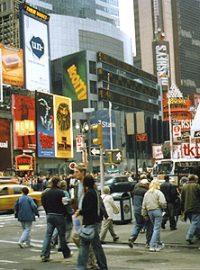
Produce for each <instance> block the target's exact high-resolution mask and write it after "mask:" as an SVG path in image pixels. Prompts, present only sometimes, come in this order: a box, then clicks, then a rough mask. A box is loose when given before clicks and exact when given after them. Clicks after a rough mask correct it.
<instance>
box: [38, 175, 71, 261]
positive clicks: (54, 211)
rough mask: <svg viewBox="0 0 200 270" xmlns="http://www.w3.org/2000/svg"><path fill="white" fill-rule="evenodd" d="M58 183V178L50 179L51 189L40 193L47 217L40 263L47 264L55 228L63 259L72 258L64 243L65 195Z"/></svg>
mask: <svg viewBox="0 0 200 270" xmlns="http://www.w3.org/2000/svg"><path fill="white" fill-rule="evenodd" d="M60 181H61V180H60V178H59V177H56V176H54V177H52V179H51V184H52V186H51V188H48V189H46V190H45V191H44V192H43V193H42V205H43V207H44V210H45V212H46V215H47V229H46V234H45V238H44V241H43V247H42V252H41V260H42V262H47V261H49V259H50V250H51V237H52V234H53V231H54V229H55V228H56V229H57V230H58V236H59V239H60V245H61V249H62V253H63V257H64V258H69V257H71V256H72V252H71V251H70V249H69V247H68V245H67V244H66V241H65V231H66V229H65V228H66V227H65V225H66V224H65V215H66V208H65V206H64V204H63V198H64V197H65V193H64V191H63V190H61V189H60V186H59V185H60Z"/></svg>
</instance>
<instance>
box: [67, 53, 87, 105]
mask: <svg viewBox="0 0 200 270" xmlns="http://www.w3.org/2000/svg"><path fill="white" fill-rule="evenodd" d="M62 65H63V96H66V97H70V98H71V99H72V101H74V100H85V99H87V75H86V74H87V67H86V53H85V52H79V53H75V54H71V55H68V56H65V57H63V58H62Z"/></svg>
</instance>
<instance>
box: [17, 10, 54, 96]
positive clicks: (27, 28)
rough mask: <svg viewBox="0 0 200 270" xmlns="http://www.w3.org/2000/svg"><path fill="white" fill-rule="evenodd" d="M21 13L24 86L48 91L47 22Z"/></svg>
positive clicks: (33, 89) (29, 88)
mask: <svg viewBox="0 0 200 270" xmlns="http://www.w3.org/2000/svg"><path fill="white" fill-rule="evenodd" d="M22 15H23V17H22V18H23V20H22V22H23V28H22V29H23V31H22V34H21V35H22V37H23V48H24V59H25V84H26V85H25V87H26V88H27V89H28V90H32V91H35V90H38V91H43V92H50V62H49V37H48V24H47V23H46V22H45V21H40V20H38V19H37V18H33V17H31V16H29V14H27V13H25V12H24V13H22Z"/></svg>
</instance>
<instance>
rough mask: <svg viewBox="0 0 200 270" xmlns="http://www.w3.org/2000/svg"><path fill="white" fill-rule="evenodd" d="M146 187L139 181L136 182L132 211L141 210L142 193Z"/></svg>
mask: <svg viewBox="0 0 200 270" xmlns="http://www.w3.org/2000/svg"><path fill="white" fill-rule="evenodd" d="M147 190H148V187H145V186H144V185H142V184H141V183H137V184H136V185H135V187H134V190H133V206H134V213H138V214H141V210H142V202H143V198H144V194H145V193H146V192H147Z"/></svg>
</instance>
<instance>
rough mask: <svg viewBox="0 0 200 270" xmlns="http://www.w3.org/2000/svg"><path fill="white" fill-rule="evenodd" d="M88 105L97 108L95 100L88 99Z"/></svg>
mask: <svg viewBox="0 0 200 270" xmlns="http://www.w3.org/2000/svg"><path fill="white" fill-rule="evenodd" d="M90 107H91V108H94V109H95V110H97V101H96V100H90Z"/></svg>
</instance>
